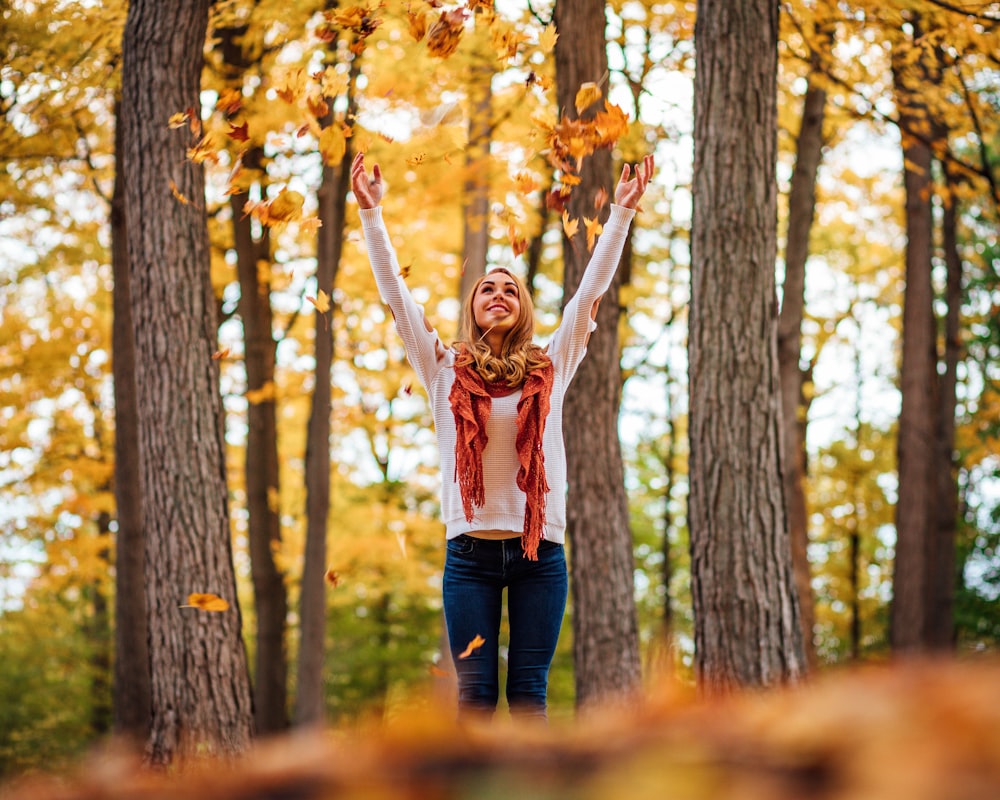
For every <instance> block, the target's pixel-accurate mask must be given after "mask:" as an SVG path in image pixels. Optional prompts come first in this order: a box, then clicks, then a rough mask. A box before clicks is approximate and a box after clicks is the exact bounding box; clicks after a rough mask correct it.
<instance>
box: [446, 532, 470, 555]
mask: <svg viewBox="0 0 1000 800" xmlns="http://www.w3.org/2000/svg"><path fill="white" fill-rule="evenodd" d="M447 547H448V552H449V553H453V554H454V555H456V556H471V555H472V551H473V550H475V549H476V540H475V539H473V538H472V537H471V536H466V535H465V534H464V533H461V534H459V535H458V536H456V537H455V538H454V539H449V540H448V544H447Z"/></svg>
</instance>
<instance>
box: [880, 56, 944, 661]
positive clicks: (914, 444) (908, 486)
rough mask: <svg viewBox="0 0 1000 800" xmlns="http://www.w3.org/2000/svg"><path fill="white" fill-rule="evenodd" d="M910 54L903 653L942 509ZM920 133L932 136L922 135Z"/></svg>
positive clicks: (921, 163) (923, 157)
mask: <svg viewBox="0 0 1000 800" xmlns="http://www.w3.org/2000/svg"><path fill="white" fill-rule="evenodd" d="M907 49H908V48H904V47H897V48H896V49H895V50H894V53H893V62H894V63H893V72H894V76H893V77H894V81H895V95H896V103H897V106H898V108H899V120H900V128H901V139H902V146H903V159H904V167H903V185H904V189H905V192H906V237H907V238H906V291H905V294H904V297H903V331H902V357H901V362H900V372H899V389H900V395H901V399H902V403H901V407H900V413H899V438H898V443H897V460H898V464H899V492H898V499H897V502H896V556H895V563H894V572H893V599H892V610H891V622H890V633H891V640H892V647H893V650H895V651H896V652H898V653H915V652H920V651H922V650H924V649H925V638H924V625H925V620H926V618H927V597H928V593H929V584H928V580H929V578H928V571H929V568H930V567H929V558H930V554H931V537H932V531H933V529H934V519H935V513H936V511H937V510H936V509H935V508H934V507H932V503H933V500H934V498H935V497H936V491H935V489H936V468H935V462H936V458H937V455H938V451H937V447H938V445H937V438H936V437H937V431H936V425H937V418H938V400H937V397H938V393H937V331H936V326H935V322H934V307H933V303H934V289H933V285H932V283H931V259H932V257H933V248H934V242H933V231H934V220H933V212H932V197H933V191H934V187H933V181H932V177H931V164H932V160H933V156H932V153H931V147H930V145H929V142H928V139H927V136H926V132H927V131H929V130H930V125H929V116H928V111H927V107H926V105H925V103H924V102H923V101H922V100H921V99H920V85H921V84H920V83H919V82H918V81H920V80H922V79H925V78H926V74H925V69H924V68H920V64H919V63H918V64H917V68H916V69H915V68H914V67H913V66H911V65H909V64H907V63H906V59H907V54H906V53H907ZM918 131H923V132H925V135H923V136H918V135H915V133H917V132H918Z"/></svg>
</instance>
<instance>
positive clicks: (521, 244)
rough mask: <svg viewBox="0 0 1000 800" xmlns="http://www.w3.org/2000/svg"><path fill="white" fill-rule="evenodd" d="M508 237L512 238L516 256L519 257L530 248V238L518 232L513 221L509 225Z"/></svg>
mask: <svg viewBox="0 0 1000 800" xmlns="http://www.w3.org/2000/svg"><path fill="white" fill-rule="evenodd" d="M507 238H508V239H509V240H510V246H511V249H512V250H513V251H514V258H517V257H518V256H519V255H521V253H523V252H524V251H525V250H527V249H528V240H527V239H525V238H524V237H523V236H522V235H521V234H520V233H519V232H518V230H517V228H515V227H514V225H513V223H512V224H510V225H508V226H507Z"/></svg>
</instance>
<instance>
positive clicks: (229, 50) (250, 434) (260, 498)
mask: <svg viewBox="0 0 1000 800" xmlns="http://www.w3.org/2000/svg"><path fill="white" fill-rule="evenodd" d="M216 33H217V35H218V36H219V37H220V41H221V48H222V56H223V63H224V66H225V68H226V70H227V74H226V75H225V76H224V77H225V79H226V81H227V83H229V84H230V85H235V86H237V87H242V83H243V75H244V73H245V72H246V70H247V69H248V68H249V66H250V64H249V63H248V62H247V59H246V57H245V56H244V53H243V49H242V47H241V45H240V39H239V37H240V35H242V33H244V29H234V28H229V29H225V30H220V31H217V32H216ZM263 158H264V153H263V148H261V147H260V146H259V145H252V146H251V147H250V148H248V149H247V151H246V152H245V153H244V154H243V166H244V167H245V168H246V169H248V170H259V169H262V167H263V164H262V162H263ZM262 196H263V191H262ZM248 199H249V194H248V193H246V192H239V193H236V194H233V195H231V196H230V198H229V207H230V211H231V213H232V227H233V244H234V248H235V250H236V271H237V275H238V277H239V282H240V304H239V312H240V318H241V320H242V322H243V339H244V345H245V352H244V359H243V360H244V365H245V367H246V375H247V385H246V389H247V395H248V396H252V395H250V393H251V392H261V390H265V387H268V386H273V384H274V368H275V360H276V357H277V343H276V342H275V341H274V334H273V317H272V311H271V287H270V281H269V277H270V270H267V271H265V272H262V271H261V270H260V269H259V265H261V264H267V265H270V264H271V261H272V259H271V247H270V236H269V233H268V229H267V228H266V227H265V228H264V229H263V234H262V236H261V238H260V239H259V240H255V239H254V235H253V226H252V220H251V219H250V217H249V216H248V215H246V214H244V213H243V207H244V206H245V205H246V202H247V200H248ZM244 474H245V480H246V496H247V538H248V541H249V549H250V574H251V578H252V580H253V590H254V601H255V604H256V612H257V613H256V618H257V647H256V650H255V656H254V723H255V726H256V730H257V733H259V734H268V733H276V732H278V731H282V730H284V729H285V728H287V727H288V711H287V704H288V653H287V647H286V639H285V622H286V618H287V616H288V590H287V589H286V587H285V578H284V575H282V573H281V570H279V569H278V565H277V564H276V563H275V560H274V551H275V548H277V547H278V546H280V544H281V520H280V518H279V515H278V511H279V509H278V505H277V500H278V497H279V493H278V490H279V483H278V424H277V415H276V403H275V399H274V394H273V392H270V393H269V392H267V391H266V390H265V391H264V392H263V399H261V400H260V401H259V402H248V404H247V442H246V453H245V460H244Z"/></svg>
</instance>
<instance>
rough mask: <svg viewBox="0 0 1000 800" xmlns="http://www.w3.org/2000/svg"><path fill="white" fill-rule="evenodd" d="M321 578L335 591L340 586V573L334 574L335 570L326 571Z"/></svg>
mask: <svg viewBox="0 0 1000 800" xmlns="http://www.w3.org/2000/svg"><path fill="white" fill-rule="evenodd" d="M323 577H324V578H325V579H326V582H327V583H328V584H330V586H332V587H333V588H334V589H336V588H337V587H338V586H339V585H340V573H339V572H336V571H335V570H332V569H328V570H327V571H326V575H324V576H323Z"/></svg>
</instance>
